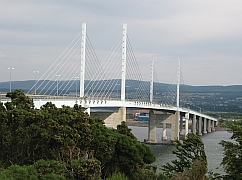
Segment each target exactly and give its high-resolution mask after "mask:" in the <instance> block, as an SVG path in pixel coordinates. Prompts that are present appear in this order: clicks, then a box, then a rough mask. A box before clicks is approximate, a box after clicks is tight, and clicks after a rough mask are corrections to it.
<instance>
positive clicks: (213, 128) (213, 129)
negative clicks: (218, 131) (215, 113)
mask: <svg viewBox="0 0 242 180" xmlns="http://www.w3.org/2000/svg"><path fill="white" fill-rule="evenodd" d="M212 131H215V127H214V121H212Z"/></svg>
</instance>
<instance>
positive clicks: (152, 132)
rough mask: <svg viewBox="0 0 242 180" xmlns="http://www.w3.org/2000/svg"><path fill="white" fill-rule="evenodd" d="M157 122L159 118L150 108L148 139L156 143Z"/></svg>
mask: <svg viewBox="0 0 242 180" xmlns="http://www.w3.org/2000/svg"><path fill="white" fill-rule="evenodd" d="M156 124H157V119H156V116H155V114H154V112H153V110H150V112H149V130H148V141H149V142H153V143H156V142H157V139H156Z"/></svg>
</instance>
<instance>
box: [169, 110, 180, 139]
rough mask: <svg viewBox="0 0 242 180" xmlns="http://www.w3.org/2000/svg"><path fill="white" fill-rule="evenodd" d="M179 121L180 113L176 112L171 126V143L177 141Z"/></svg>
mask: <svg viewBox="0 0 242 180" xmlns="http://www.w3.org/2000/svg"><path fill="white" fill-rule="evenodd" d="M179 120H180V112H179V111H177V112H176V114H175V118H174V120H173V122H172V124H171V141H175V139H178V140H179Z"/></svg>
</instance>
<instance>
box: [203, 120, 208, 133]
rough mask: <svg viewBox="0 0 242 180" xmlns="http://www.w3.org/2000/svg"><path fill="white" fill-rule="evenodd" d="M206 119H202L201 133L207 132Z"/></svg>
mask: <svg viewBox="0 0 242 180" xmlns="http://www.w3.org/2000/svg"><path fill="white" fill-rule="evenodd" d="M207 133H208V132H207V119H206V118H204V119H203V134H207Z"/></svg>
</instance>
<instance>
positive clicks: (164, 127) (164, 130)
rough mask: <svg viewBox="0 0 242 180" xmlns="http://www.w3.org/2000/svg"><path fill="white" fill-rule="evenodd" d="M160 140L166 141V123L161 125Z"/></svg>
mask: <svg viewBox="0 0 242 180" xmlns="http://www.w3.org/2000/svg"><path fill="white" fill-rule="evenodd" d="M162 131H163V132H162V140H163V141H166V140H167V135H166V123H163V130H162Z"/></svg>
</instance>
